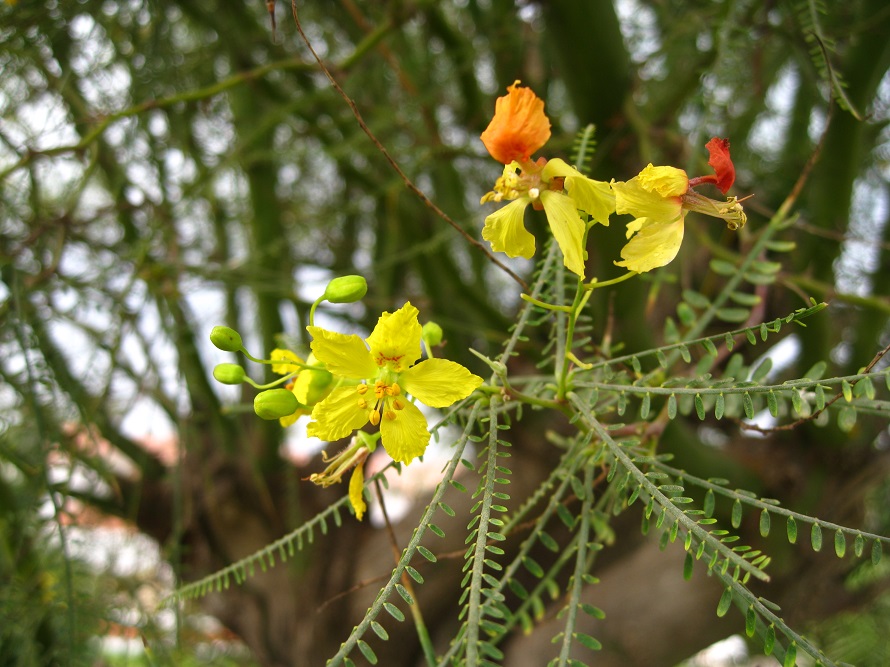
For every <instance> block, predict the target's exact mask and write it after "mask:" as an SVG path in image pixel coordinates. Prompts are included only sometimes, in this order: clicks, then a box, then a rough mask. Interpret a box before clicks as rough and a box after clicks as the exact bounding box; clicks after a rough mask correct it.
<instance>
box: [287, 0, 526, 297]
mask: <svg viewBox="0 0 890 667" xmlns="http://www.w3.org/2000/svg"><path fill="white" fill-rule="evenodd" d="M291 11H292V13H293V16H294V25H295V26H296V28H297V32H298V33H300V37H301V38H302V40H303V42H304V43H305V44H306V47H307V48H308V49H309V52H310V53H311V54H312V56H313V57H314V58H315V61H316V62H317V63H318V66H319V67H320V68H321V71H322V72H323V73H324V75H325V76H326V77H327V79H328V81H329V82H330V83H331V86H332V87H333V88H334V90H336V91H337V94H338V95H340V97H342V98H343V101H345V102H346V104H347V105H348V106H349V109H350V111H352V115H353V116H355V120H356V122H358V124H359V127H360V128H362V131H363V132H364V133H365V134H366V135H367V137H368V138H369V139H370V140H371V143H373V144H374V147H375V148H376V149H377V150H378V151H380V153H381V154H382V155H383V157H384V158H386V161H387V162H389V165H390V166H391V167H392V168H393V169H394V170H395V172H396V173H397V174H398V175H399V177H400V178H401V179H402V182H403V183H404V184H405V187H407V188H408V189H409V190H410V191H411V192H412V193H414V194H415V195H416V196H417V197H418V198H419V199H420V201H422V202H423V204H424V205H425V206H426V207H427V208H429V209H430V210H431V211H432V212H433V213H435V214H436V215H437V216H439V217H440V218H442V220H444V221H445V222H447V223H448V224H449V225H451V226H452V227H454V229H456V230H457V231H458V233H460V235H461V236H463V237H464V238H465V239H466V240H467V241H468V242H469V243H470V244H471V245H473V246H474V247H476V248H478V249H479V250H480V251H481V252H482V253H483V254H484V255H485V256H486V257H487V258H488V260H489V261H490V262H492V263H493V264H495V266H497V267H498V268H500V269H501V270H502V271H504V272H505V273H507V275H509V276H510V277H511V278H512V279H513V280H515V281H516V282H517V283H519V285H520V286H521V287H522V289H523V290H527V289H528V285H527V284H526V282H525V281H524V280H523V279H522V278H520V277H519V276H518V275H517V274H515V273H514V272H513V271H511V270H510V269H509V268H507V266H506V265H504V264H503V263H501V262H500V261H499V260H498V259H497V258H496V257H495V256H494V255H492V254H491V252H490V251H489V250H488V248H486V247H485V246H484V245H483V244H482V243H480V242H479V241H477V240H476V239H474V238H473V237H472V236H471V235H470V234H469V233H468V232H467V231H466V230H465V229H464V228H463V227H461V226H460V225H459V224H458V223H457V222H455V220H454V219H452V217H451V216H450V215H448V214H447V213H445V211H443V210H442V209H440V208H439V207H438V206H436V205H435V204H434V203H433V202H432V200H431V199H430V198H429V197H427V196H426V195H425V194H424V193H423V191H422V190H421V189H420V188H419V187H417V186H416V185H415V184H414V182H413V181H412V180H411V179H410V178H408V175H407V174H406V173H405V172H404V171H402V168H401V167H400V166H399V164H398V163H397V162H396V161H395V159H394V158H393V157H392V156H391V155H390V154H389V151H387V150H386V148H385V147H384V146H383V144H382V143H380V140H379V139H377V137H376V136H375V135H374V133H373V132H371V128H369V127H368V125H367V124H366V123H365V120H364V118H362V114H361V112H359V110H358V106H357V105H356V103H355V102H354V101H353V100H352V98H351V97H349V95H347V94H346V91H344V90H343V88H341V87H340V84H339V83H337V80H336V79H335V78H334V75H333V74H331V71H330V70H329V69H328V68H327V66H326V65H325V64H324V61H322V59H321V57H320V56H319V55H318V53H316V51H315V49H314V48H313V47H312V43H311V42H310V41H309V38H308V37H307V36H306V33H305V32H303V26H302V24H301V23H300V18H299V16H298V15H297V1H296V0H291Z"/></svg>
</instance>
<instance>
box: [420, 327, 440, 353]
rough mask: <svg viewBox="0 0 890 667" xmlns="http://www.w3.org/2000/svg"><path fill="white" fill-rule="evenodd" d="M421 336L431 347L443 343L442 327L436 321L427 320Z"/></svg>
mask: <svg viewBox="0 0 890 667" xmlns="http://www.w3.org/2000/svg"><path fill="white" fill-rule="evenodd" d="M421 337H422V338H423V340H424V342H425V343H426V344H427V345H429V346H430V347H436V345H440V344H441V343H442V327H440V326H439V325H438V324H436V323H435V322H427V323H426V324H424V325H423V331H422V332H421Z"/></svg>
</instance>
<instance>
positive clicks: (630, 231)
mask: <svg viewBox="0 0 890 667" xmlns="http://www.w3.org/2000/svg"><path fill="white" fill-rule="evenodd" d="M688 189H689V179H688V178H687V176H686V172H685V171H683V170H682V169H675V168H674V167H653V166H652V165H651V164H650V165H648V166H647V167H646V168H645V169H643V171H641V172H640V174H639V175H638V176H636V177H634V178H632V179H631V180H629V181H627V182H626V183H624V182H617V183H614V182H613V183H612V190H613V191H614V192H615V211H616V212H617V213H630V214H632V215H635V216H636V219H635V220H634V221H633V222H630V223H628V225H627V238H628V239H631V240H630V242H629V243H628V244H627V245H625V246H624V248H622V250H621V257H622V260H623V261H621V262H615V264H616V265H618V266H624V267H627V268H628V269H629V270H630V271H636V272H637V273H644V272H646V271H651V270H652V269H655V268H658V267H659V266H664V265H665V264H667V263H668V262H670V261H671V260H672V259H674V257H676V256H677V253H678V252H679V251H680V244H681V243H682V242H683V219H684V217H685V216H686V211H685V210H684V209H683V202H682V200H681V198H680V197H681V196H682V195H684V194H686V191H687V190H688ZM631 237H633V238H631Z"/></svg>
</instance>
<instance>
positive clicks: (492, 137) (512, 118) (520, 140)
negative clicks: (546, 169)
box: [480, 79, 550, 164]
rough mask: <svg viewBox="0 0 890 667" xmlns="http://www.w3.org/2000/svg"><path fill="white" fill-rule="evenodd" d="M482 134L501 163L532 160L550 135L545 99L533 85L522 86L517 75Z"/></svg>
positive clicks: (491, 152) (487, 146)
mask: <svg viewBox="0 0 890 667" xmlns="http://www.w3.org/2000/svg"><path fill="white" fill-rule="evenodd" d="M480 138H481V139H482V143H483V144H485V147H486V148H487V149H488V152H489V153H490V154H491V156H492V157H493V158H494V159H495V160H497V161H498V162H500V163H501V164H510V163H511V162H513V161H516V162H519V163H520V164H524V163H526V162H530V161H531V155H532V153H534V152H535V151H536V150H538V149H539V148H540V147H541V146H543V145H544V144H546V143H547V140H548V139H549V138H550V121H549V120H548V118H547V116H546V115H545V114H544V101H543V100H542V99H541V98H539V97H538V96H537V95H535V94H534V93H533V92H532V90H531V88H520V87H519V80H518V79H517V80H516V81H514V82H513V85H512V86H507V95H505V96H504V97H499V98H498V99H497V102H495V109H494V117H493V118H492V119H491V123H489V124H488V127H487V128H486V129H485V132H483V133H482V136H481V137H480Z"/></svg>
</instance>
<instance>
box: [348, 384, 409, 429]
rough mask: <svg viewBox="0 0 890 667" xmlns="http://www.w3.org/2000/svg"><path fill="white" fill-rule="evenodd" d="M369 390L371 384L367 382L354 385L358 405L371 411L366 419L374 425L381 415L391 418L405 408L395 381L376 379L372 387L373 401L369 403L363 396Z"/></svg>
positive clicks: (377, 422) (399, 388) (378, 421)
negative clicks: (357, 396)
mask: <svg viewBox="0 0 890 667" xmlns="http://www.w3.org/2000/svg"><path fill="white" fill-rule="evenodd" d="M370 390H371V386H370V385H367V384H360V385H358V386H357V387H356V392H357V393H358V395H359V398H358V407H359V408H361V409H362V410H370V411H371V412H370V414H369V415H368V419H369V420H370V422H371V423H372V424H373V425H374V426H377V425H378V424H379V423H380V418H381V416H382V417H383V418H384V419H389V420H393V419H395V418H396V417H398V411H399V410H403V409H404V408H405V401H404V399H403V398H401V394H402V388H401V387H400V386H399V385H398V383H397V382H394V381H388V380H377V381H376V382H375V383H374V387H373V391H374V399H373V403H369V402H368V400H367V399H366V398H365V395H366V394H368V393H369V391H370Z"/></svg>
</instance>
